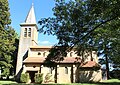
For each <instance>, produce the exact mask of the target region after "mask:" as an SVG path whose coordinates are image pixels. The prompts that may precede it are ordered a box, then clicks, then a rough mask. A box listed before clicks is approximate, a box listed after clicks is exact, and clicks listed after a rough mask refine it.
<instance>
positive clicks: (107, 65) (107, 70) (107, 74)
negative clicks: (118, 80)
mask: <svg viewBox="0 0 120 85" xmlns="http://www.w3.org/2000/svg"><path fill="white" fill-rule="evenodd" d="M107 50H108V49H107V47H106V46H105V60H106V77H107V79H109V62H108V51H107Z"/></svg>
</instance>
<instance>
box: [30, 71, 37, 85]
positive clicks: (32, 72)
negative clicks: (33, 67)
mask: <svg viewBox="0 0 120 85" xmlns="http://www.w3.org/2000/svg"><path fill="white" fill-rule="evenodd" d="M28 73H29V76H30V79H31V83H34V82H35V80H34V77H35V73H37V71H28Z"/></svg>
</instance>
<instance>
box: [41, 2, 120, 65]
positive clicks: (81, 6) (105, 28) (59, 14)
mask: <svg viewBox="0 0 120 85" xmlns="http://www.w3.org/2000/svg"><path fill="white" fill-rule="evenodd" d="M55 1H56V3H55V7H54V8H53V12H54V17H49V18H43V19H41V20H40V21H39V24H40V25H42V27H41V28H40V29H39V31H40V32H43V33H44V34H48V35H50V34H51V35H56V36H57V39H58V40H59V42H58V44H56V45H55V46H54V47H53V49H51V50H50V52H51V53H50V55H49V56H48V59H49V60H57V59H56V58H58V60H59V59H60V58H61V57H65V54H66V53H67V52H68V51H70V50H71V49H73V48H75V49H76V51H77V53H78V54H79V55H82V54H83V53H84V51H85V50H86V49H87V50H88V51H91V50H96V51H99V53H100V52H102V54H105V56H107V57H108V55H109V59H110V58H111V60H113V61H114V62H116V63H119V60H120V57H119V56H120V53H119V52H120V51H119V47H120V46H119V45H120V43H119V41H120V37H119V36H120V6H119V4H120V2H119V0H68V1H66V0H55ZM61 46H62V47H64V48H63V49H61V48H60V47H61ZM108 49H109V50H108ZM61 50H62V51H61ZM56 55H59V56H60V57H59V56H57V57H56ZM116 58H117V59H116Z"/></svg>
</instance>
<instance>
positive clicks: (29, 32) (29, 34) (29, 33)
mask: <svg viewBox="0 0 120 85" xmlns="http://www.w3.org/2000/svg"><path fill="white" fill-rule="evenodd" d="M28 36H29V37H31V28H29V30H28Z"/></svg>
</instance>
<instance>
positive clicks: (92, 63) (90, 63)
mask: <svg viewBox="0 0 120 85" xmlns="http://www.w3.org/2000/svg"><path fill="white" fill-rule="evenodd" d="M81 67H100V65H99V64H98V63H96V62H95V61H88V62H86V63H83V64H82V65H81Z"/></svg>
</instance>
